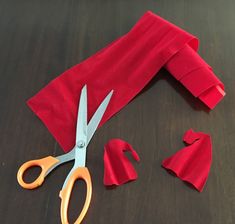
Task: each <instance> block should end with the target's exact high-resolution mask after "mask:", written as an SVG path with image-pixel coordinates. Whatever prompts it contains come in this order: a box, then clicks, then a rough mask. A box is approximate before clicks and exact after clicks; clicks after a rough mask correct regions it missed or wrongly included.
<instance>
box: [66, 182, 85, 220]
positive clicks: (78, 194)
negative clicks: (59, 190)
mask: <svg viewBox="0 0 235 224" xmlns="http://www.w3.org/2000/svg"><path fill="white" fill-rule="evenodd" d="M85 200H86V183H85V181H84V180H82V179H78V180H76V181H75V183H74V185H73V189H72V192H71V195H70V201H69V206H68V220H70V222H69V223H74V222H75V221H76V219H77V218H78V216H79V215H80V213H81V211H82V208H83V205H84V203H85Z"/></svg>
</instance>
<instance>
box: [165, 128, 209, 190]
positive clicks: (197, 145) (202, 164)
mask: <svg viewBox="0 0 235 224" xmlns="http://www.w3.org/2000/svg"><path fill="white" fill-rule="evenodd" d="M183 141H184V142H185V143H187V144H188V146H186V147H184V148H183V149H181V150H179V151H178V152H177V153H175V154H174V155H173V156H171V157H169V158H167V159H165V160H164V161H163V162H162V166H163V167H164V168H166V169H168V170H171V171H173V172H174V173H175V174H176V176H177V177H179V178H180V179H182V180H183V181H187V182H188V183H190V184H192V185H193V186H194V187H195V188H196V189H197V190H198V191H200V192H201V191H202V190H203V187H204V186H205V183H206V180H207V178H208V175H209V171H210V167H211V162H212V143H211V137H210V135H208V134H205V133H203V132H194V131H193V130H192V129H190V130H188V131H187V132H186V133H185V134H184V137H183Z"/></svg>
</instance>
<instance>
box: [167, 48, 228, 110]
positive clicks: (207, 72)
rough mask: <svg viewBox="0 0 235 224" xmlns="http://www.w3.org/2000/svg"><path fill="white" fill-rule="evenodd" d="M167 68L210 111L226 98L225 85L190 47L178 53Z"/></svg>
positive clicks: (168, 63)
mask: <svg viewBox="0 0 235 224" xmlns="http://www.w3.org/2000/svg"><path fill="white" fill-rule="evenodd" d="M165 67H166V69H167V70H168V71H169V72H170V73H171V74H172V75H173V76H174V77H175V78H176V79H177V80H179V81H180V82H181V83H182V84H183V85H184V86H185V87H186V88H187V89H188V90H189V91H190V92H191V93H192V94H193V95H194V96H195V97H199V99H200V100H201V101H202V102H203V103H205V104H206V105H207V106H208V107H209V108H210V109H213V108H214V107H215V106H216V104H217V103H218V102H219V101H220V100H221V99H223V97H224V96H225V92H224V85H223V83H222V82H221V81H220V80H219V79H218V78H217V77H216V76H215V74H214V73H213V71H212V68H211V67H210V66H209V65H208V64H207V63H206V62H205V61H204V60H203V59H202V58H201V57H200V56H199V55H198V54H197V52H196V51H195V50H194V49H192V48H191V47H190V46H188V45H186V46H185V47H184V48H182V49H181V50H180V51H179V52H177V53H176V54H175V55H174V56H173V57H172V58H171V59H170V60H169V61H168V62H167V63H166V65H165Z"/></svg>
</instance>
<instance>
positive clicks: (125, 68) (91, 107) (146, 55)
mask: <svg viewBox="0 0 235 224" xmlns="http://www.w3.org/2000/svg"><path fill="white" fill-rule="evenodd" d="M185 46H188V47H189V49H190V48H191V49H193V51H194V52H195V51H196V50H197V48H198V40H197V38H196V37H194V36H193V35H191V34H189V33H187V32H185V31H184V30H182V29H180V28H178V27H177V26H175V25H173V24H171V23H169V22H168V21H166V20H164V19H162V18H161V17H159V16H157V15H155V14H153V13H152V12H149V11H148V12H146V13H145V14H144V15H143V16H142V17H141V18H140V20H139V21H138V22H137V23H136V24H135V26H134V27H133V28H132V29H131V30H130V32H128V33H127V34H125V35H123V36H122V37H120V38H119V39H117V40H116V41H114V42H113V43H111V44H110V45H108V46H107V47H105V48H104V49H102V50H100V51H99V52H98V53H96V54H94V55H93V56H91V57H89V58H88V59H86V60H84V61H83V62H81V63H80V64H78V65H75V66H74V67H72V68H70V69H68V70H67V71H65V72H64V73H63V74H62V75H60V76H59V77H57V78H56V79H54V80H53V81H51V82H50V83H49V84H48V85H47V86H46V87H45V88H43V89H42V90H41V91H40V92H39V93H37V94H36V95H35V96H34V97H32V98H31V99H29V100H28V101H27V104H28V106H29V107H30V108H31V109H32V110H33V111H34V113H35V114H36V115H37V116H38V117H39V118H40V119H41V120H42V121H43V123H44V124H45V125H46V126H47V128H48V129H49V131H50V132H51V134H52V135H53V136H54V137H55V139H56V140H57V142H58V143H59V144H60V146H61V147H62V148H63V149H64V151H66V152H67V151H69V150H71V149H72V148H73V146H74V142H75V126H76V114H77V102H78V99H79V96H80V92H81V88H82V87H83V86H84V85H85V84H87V85H88V86H89V91H88V118H90V117H91V116H92V115H93V113H94V111H95V110H96V108H97V107H98V105H99V104H100V102H101V101H102V100H103V98H104V97H105V96H106V95H107V94H108V93H109V91H110V90H111V89H113V90H114V94H113V97H112V99H111V101H110V104H109V106H108V109H107V111H106V113H105V114H104V116H103V119H102V121H101V123H100V126H101V125H103V124H104V123H105V122H106V121H107V120H108V119H109V118H110V117H111V116H113V115H114V114H115V113H117V112H118V111H119V110H121V109H122V108H123V107H124V106H125V105H126V104H127V103H128V102H130V101H131V100H132V99H133V98H134V97H135V96H136V95H137V94H138V93H139V92H140V91H141V90H142V89H143V88H144V86H146V84H147V83H148V82H149V81H150V80H151V79H152V78H153V77H154V75H155V74H156V73H157V72H158V71H159V69H160V68H161V67H163V66H164V65H166V63H167V62H169V60H170V59H171V63H168V64H167V69H169V70H172V72H173V73H174V74H175V70H174V69H172V68H171V65H172V64H175V63H178V62H175V63H174V60H175V58H172V57H173V56H174V55H176V54H177V53H178V52H181V51H180V50H182V49H183V48H184V47H185ZM195 54H196V53H195ZM196 55H197V54H196ZM176 59H177V58H176ZM176 61H177V60H176ZM189 62H190V61H189ZM176 67H177V66H176ZM178 67H179V66H178ZM178 69H179V68H178ZM177 71H178V70H177ZM186 73H187V71H186ZM203 74H204V75H205V76H207V75H208V74H206V73H203ZM187 77H189V74H188V75H187V76H185V79H184V80H183V81H184V85H185V86H186V87H187V88H188V89H189V90H190V91H192V92H193V94H194V89H193V88H194V85H192V83H194V82H195V79H196V78H195V76H193V77H192V78H191V79H192V82H191V81H190V79H189V80H187V79H186V78H187ZM210 77H211V76H210ZM205 80H207V78H206V77H202V76H200V78H199V79H198V80H197V84H196V85H202V84H204V83H205ZM183 81H182V82H183ZM208 82H211V79H210V78H208ZM216 83H217V82H213V83H212V84H211V86H213V85H214V84H216ZM205 86H206V89H208V88H209V87H208V85H205ZM206 89H204V90H205V91H206ZM204 90H202V89H200V91H199V93H200V94H201V95H202V94H204V92H203V91H204ZM195 93H196V95H197V93H198V92H197V91H196V92H195ZM201 95H200V96H201ZM208 95H209V97H208ZM211 95H213V96H214V95H215V93H211V92H210V91H209V92H208V94H207V95H206V96H204V98H206V99H210V98H211V97H210V96H211ZM199 98H200V97H199ZM213 99H214V98H213ZM215 101H217V100H216V99H215Z"/></svg>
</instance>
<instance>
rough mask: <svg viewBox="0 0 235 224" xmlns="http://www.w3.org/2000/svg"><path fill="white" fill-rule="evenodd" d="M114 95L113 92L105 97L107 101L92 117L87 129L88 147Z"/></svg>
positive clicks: (104, 101) (103, 102)
mask: <svg viewBox="0 0 235 224" xmlns="http://www.w3.org/2000/svg"><path fill="white" fill-rule="evenodd" d="M112 95H113V90H111V91H110V93H109V94H108V95H107V96H106V97H105V99H104V100H103V101H102V103H101V104H100V106H99V107H98V109H97V110H96V112H95V113H94V115H93V116H92V118H91V120H90V122H89V124H88V127H87V145H88V144H89V142H90V140H91V138H92V137H93V135H94V133H95V131H96V129H97V127H98V125H99V123H100V121H101V119H102V117H103V115H104V113H105V111H106V109H107V106H108V104H109V101H110V99H111V97H112Z"/></svg>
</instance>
